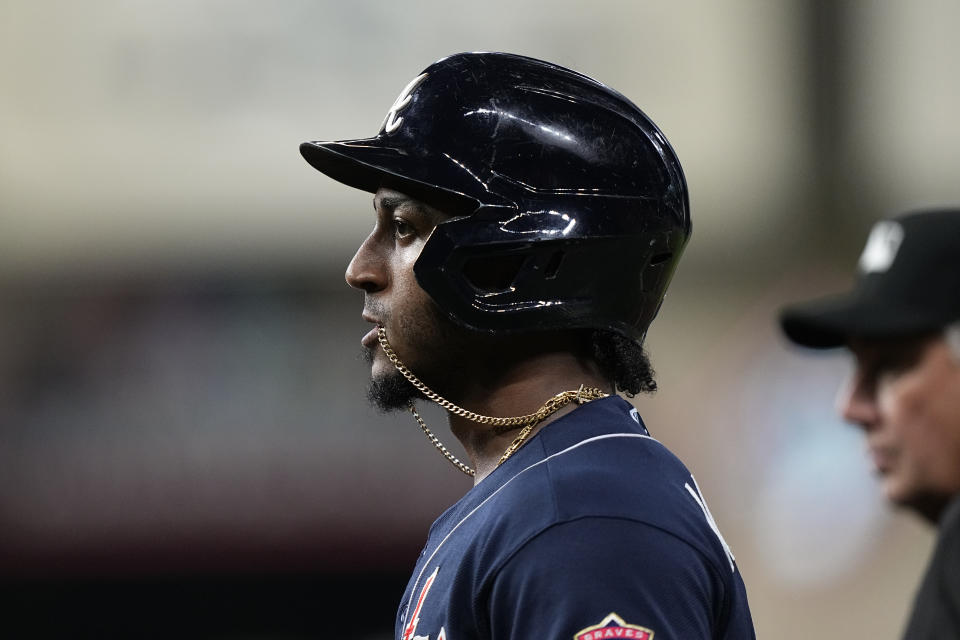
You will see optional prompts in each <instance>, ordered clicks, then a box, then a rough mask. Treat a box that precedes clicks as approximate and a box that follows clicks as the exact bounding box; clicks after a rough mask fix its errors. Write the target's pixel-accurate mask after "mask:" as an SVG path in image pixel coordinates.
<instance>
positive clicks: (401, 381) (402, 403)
mask: <svg viewBox="0 0 960 640" xmlns="http://www.w3.org/2000/svg"><path fill="white" fill-rule="evenodd" d="M361 357H362V358H363V360H364V361H365V362H367V363H368V364H371V363H373V349H367V348H364V349H363V352H362V353H361ZM422 397H423V394H422V393H420V391H418V390H417V388H416V387H414V386H413V385H412V384H410V381H409V380H407V379H406V378H404V377H403V374H401V373H400V372H399V371H391V372H390V373H389V374H388V375H386V376H382V377H379V378H372V379H371V380H370V385H369V386H368V387H367V400H369V401H370V404H372V405H373V406H374V407H376V408H377V409H379V410H380V411H382V412H384V413H386V412H388V411H396V410H397V409H406V408H407V406H408V405H409V404H410V403H411V402H413V401H414V400H416V399H418V398H422Z"/></svg>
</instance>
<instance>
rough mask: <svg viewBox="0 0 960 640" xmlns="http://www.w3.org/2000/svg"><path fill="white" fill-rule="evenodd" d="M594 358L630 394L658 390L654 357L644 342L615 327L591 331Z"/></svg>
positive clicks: (613, 380) (619, 387) (620, 388)
mask: <svg viewBox="0 0 960 640" xmlns="http://www.w3.org/2000/svg"><path fill="white" fill-rule="evenodd" d="M590 345H591V350H592V353H593V358H594V360H595V361H596V363H597V365H598V366H599V367H600V371H601V372H602V373H603V375H604V377H606V378H607V380H609V381H610V382H611V383H613V384H615V385H616V388H617V391H621V392H623V393H624V395H626V396H627V397H630V398H632V397H633V396H634V395H636V394H638V393H653V392H654V391H656V390H657V382H656V380H655V379H654V375H655V374H654V371H653V367H652V366H651V365H650V358H649V357H648V356H647V352H646V351H645V350H644V348H643V346H642V345H639V344H637V343H636V342H634V341H633V340H631V339H629V338H626V337H624V336H622V335H620V334H619V333H616V332H614V331H609V330H604V329H598V330H594V331H593V332H591V334H590Z"/></svg>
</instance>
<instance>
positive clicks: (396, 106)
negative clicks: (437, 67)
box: [380, 73, 427, 133]
mask: <svg viewBox="0 0 960 640" xmlns="http://www.w3.org/2000/svg"><path fill="white" fill-rule="evenodd" d="M426 78H427V74H425V73H421V74H420V75H418V76H417V77H416V78H414V79H413V80H411V81H410V82H409V84H407V86H405V87H404V88H403V91H401V92H400V95H399V96H397V99H396V100H394V102H393V106H392V107H390V110H389V111H387V117H386V118H384V119H383V124H381V125H380V130H381V131H383V132H384V133H393V132H394V131H396V130H397V128H398V127H399V126H400V123H402V122H403V118H402V117H400V116H398V115H397V114H398V113H400V111H402V110H403V109H406V108H407V105H409V104H410V100H411V99H412V98H411V97H410V94H411V93H412V92H413V90H414V89H416V88H417V87H419V86H420V83H421V82H423V81H424V80H426Z"/></svg>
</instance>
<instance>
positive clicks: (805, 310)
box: [780, 209, 960, 349]
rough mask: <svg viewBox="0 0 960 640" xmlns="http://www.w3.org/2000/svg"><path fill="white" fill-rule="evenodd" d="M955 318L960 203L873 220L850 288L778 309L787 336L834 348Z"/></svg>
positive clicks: (959, 314)
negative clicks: (958, 206) (959, 206)
mask: <svg viewBox="0 0 960 640" xmlns="http://www.w3.org/2000/svg"><path fill="white" fill-rule="evenodd" d="M956 320H960V209H936V210H923V211H911V212H909V213H905V214H902V215H899V216H896V217H893V218H889V219H886V220H881V221H879V222H877V223H876V224H875V225H874V226H873V228H872V229H871V231H870V235H869V237H868V239H867V244H866V246H865V248H864V250H863V253H862V254H861V256H860V261H859V263H858V265H857V279H856V282H855V284H854V287H853V290H852V291H850V292H848V293H846V294H842V295H835V296H830V297H826V298H820V299H817V300H813V301H810V302H806V303H801V304H796V305H791V306H788V307H785V308H784V309H782V310H781V313H780V326H781V328H782V329H783V332H784V333H785V334H786V336H787V337H788V338H789V339H790V340H791V341H793V342H795V343H797V344H799V345H802V346H805V347H812V348H815V349H826V348H830V347H839V346H843V345H844V344H846V343H847V340H848V339H849V338H850V337H853V336H856V337H861V338H890V337H896V336H904V335H910V334H918V333H923V332H926V331H935V330H937V329H941V328H943V327H945V326H947V325H948V324H950V323H951V322H954V321H956Z"/></svg>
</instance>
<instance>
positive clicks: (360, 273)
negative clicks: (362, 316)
mask: <svg viewBox="0 0 960 640" xmlns="http://www.w3.org/2000/svg"><path fill="white" fill-rule="evenodd" d="M375 249H376V238H375V235H374V234H373V233H371V234H370V235H369V236H367V239H366V240H364V241H363V244H361V245H360V248H359V249H357V252H356V253H355V254H354V256H353V259H351V260H350V264H348V265H347V271H346V273H345V274H344V279H345V280H346V281H347V284H348V285H350V286H351V287H353V288H354V289H359V290H361V291H365V292H366V293H373V292H375V291H380V290H382V289H385V288H386V286H387V282H388V277H387V269H386V265H385V264H384V261H383V259H382V258H381V257H380V256H379V255H378V253H377V252H376V250H375Z"/></svg>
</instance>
